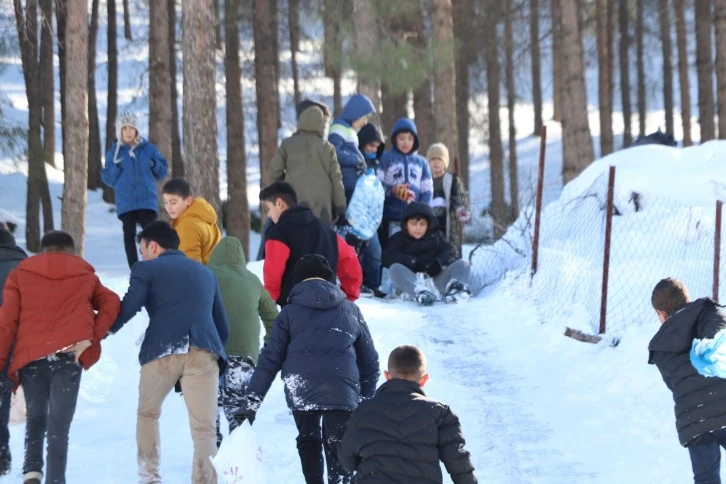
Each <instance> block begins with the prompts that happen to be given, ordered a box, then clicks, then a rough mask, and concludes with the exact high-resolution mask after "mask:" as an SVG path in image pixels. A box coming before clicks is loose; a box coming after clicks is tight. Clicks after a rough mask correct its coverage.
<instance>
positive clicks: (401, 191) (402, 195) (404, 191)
mask: <svg viewBox="0 0 726 484" xmlns="http://www.w3.org/2000/svg"><path fill="white" fill-rule="evenodd" d="M408 193H409V190H408V185H406V184H405V183H402V184H400V185H394V187H393V188H391V194H392V195H393V196H394V197H396V198H398V199H399V200H402V201H404V202H405V201H407V200H408Z"/></svg>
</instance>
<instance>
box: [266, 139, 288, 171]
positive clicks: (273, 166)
mask: <svg viewBox="0 0 726 484" xmlns="http://www.w3.org/2000/svg"><path fill="white" fill-rule="evenodd" d="M268 169H269V173H270V179H271V180H272V181H282V180H284V179H285V171H286V169H287V153H286V152H285V142H284V141H283V142H282V143H281V144H280V146H279V147H278V148H277V151H276V152H275V157H274V158H272V161H271V162H270V166H269V168H268Z"/></svg>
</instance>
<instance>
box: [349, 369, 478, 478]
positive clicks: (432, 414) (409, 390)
mask: <svg viewBox="0 0 726 484" xmlns="http://www.w3.org/2000/svg"><path fill="white" fill-rule="evenodd" d="M464 443H465V442H464V435H463V433H462V430H461V424H460V423H459V418H458V417H457V416H456V415H455V414H454V412H452V411H451V409H450V408H449V406H448V405H446V404H444V403H442V402H439V401H436V400H433V399H431V398H428V397H427V396H426V394H425V393H424V391H423V389H422V388H421V387H420V386H419V385H418V383H416V382H412V381H408V380H400V379H396V378H394V379H391V380H388V381H387V382H386V383H384V384H383V385H381V386H380V388H378V391H377V392H376V395H375V396H374V397H373V398H372V399H370V400H368V401H365V402H362V403H361V404H360V406H359V407H358V408H357V409H356V410H355V411H354V412H353V414H352V415H351V416H350V419H349V420H348V425H347V429H346V431H345V434H344V435H343V439H342V441H341V443H340V448H339V450H338V459H339V460H340V463H341V465H342V466H343V467H344V468H346V469H347V470H349V471H354V470H355V471H357V474H356V480H355V482H356V483H357V484H408V483H412V482H417V483H431V484H434V483H436V484H440V483H442V482H443V476H442V475H441V466H440V465H439V461H442V462H443V463H444V465H445V466H446V470H447V471H448V472H449V475H450V476H451V479H452V481H453V482H454V483H455V484H475V483H476V482H478V481H477V479H476V477H475V476H474V466H473V465H472V463H471V459H470V458H469V452H467V451H466V450H464Z"/></svg>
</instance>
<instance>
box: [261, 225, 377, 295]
mask: <svg viewBox="0 0 726 484" xmlns="http://www.w3.org/2000/svg"><path fill="white" fill-rule="evenodd" d="M335 238H336V239H337V241H338V269H337V273H338V274H337V275H338V279H340V289H341V290H342V291H343V292H344V293H345V295H346V296H348V300H349V301H355V300H356V299H358V298H359V297H360V285H361V284H363V270H362V269H361V267H360V261H359V260H358V255H357V254H356V253H355V249H353V247H352V246H350V245H348V244H347V243H346V242H345V240H343V238H342V237H341V236H340V235H337V234H336V236H335ZM265 249H267V246H265Z"/></svg>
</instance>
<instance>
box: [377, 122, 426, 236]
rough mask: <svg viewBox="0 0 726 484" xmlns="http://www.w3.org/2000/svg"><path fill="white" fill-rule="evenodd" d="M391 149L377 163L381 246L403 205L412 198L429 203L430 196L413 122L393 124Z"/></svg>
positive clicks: (395, 225)
mask: <svg viewBox="0 0 726 484" xmlns="http://www.w3.org/2000/svg"><path fill="white" fill-rule="evenodd" d="M390 139H391V140H392V146H391V149H390V150H388V151H386V152H385V153H383V156H382V157H381V162H380V164H379V165H378V172H377V173H378V179H379V180H381V183H383V187H384V188H385V189H386V201H385V204H384V207H383V222H382V223H381V227H380V229H379V230H378V238H379V239H380V241H381V245H382V246H383V248H384V249H385V247H386V244H387V242H388V239H389V237H390V236H391V232H393V231H396V230H397V228H398V222H400V221H401V219H402V218H403V212H404V210H405V209H406V205H408V204H409V203H411V202H413V201H416V202H422V203H426V204H428V203H430V202H431V197H432V195H433V180H432V177H431V169H430V168H429V164H428V162H427V161H426V159H425V158H424V157H423V156H421V155H419V154H418V153H417V150H418V147H419V140H418V134H417V131H416V124H415V123H414V122H413V121H412V120H411V119H409V118H400V119H398V120H397V121H396V122H395V123H393V130H392V134H391V138H390Z"/></svg>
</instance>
